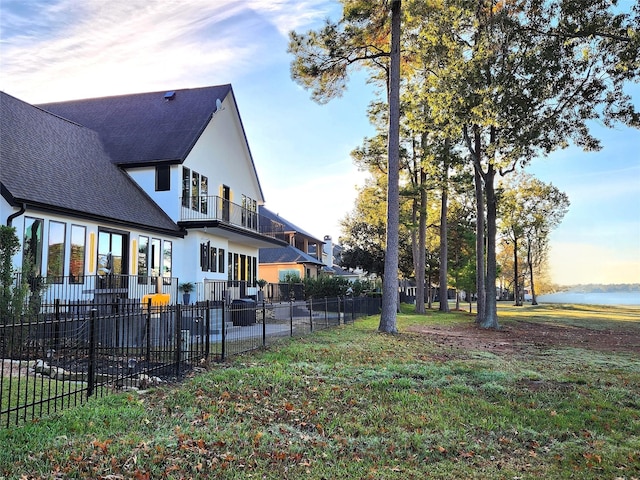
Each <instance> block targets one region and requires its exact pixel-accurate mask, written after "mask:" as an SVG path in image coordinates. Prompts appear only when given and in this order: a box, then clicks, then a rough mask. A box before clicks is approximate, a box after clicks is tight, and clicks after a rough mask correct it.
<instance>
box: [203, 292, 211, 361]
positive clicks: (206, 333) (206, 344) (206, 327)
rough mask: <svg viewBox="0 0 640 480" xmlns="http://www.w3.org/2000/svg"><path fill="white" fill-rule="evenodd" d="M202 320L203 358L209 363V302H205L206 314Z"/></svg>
mask: <svg viewBox="0 0 640 480" xmlns="http://www.w3.org/2000/svg"><path fill="white" fill-rule="evenodd" d="M204 319H205V320H204V336H205V340H204V358H205V359H206V360H207V361H209V349H210V348H211V345H210V341H211V339H210V334H209V332H210V331H211V330H210V328H211V300H207V313H206V314H205V316H204Z"/></svg>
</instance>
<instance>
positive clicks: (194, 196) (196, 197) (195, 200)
mask: <svg viewBox="0 0 640 480" xmlns="http://www.w3.org/2000/svg"><path fill="white" fill-rule="evenodd" d="M199 203H200V174H199V173H196V172H192V173H191V208H192V209H193V210H195V211H196V212H197V211H198V209H199V207H200V205H199Z"/></svg>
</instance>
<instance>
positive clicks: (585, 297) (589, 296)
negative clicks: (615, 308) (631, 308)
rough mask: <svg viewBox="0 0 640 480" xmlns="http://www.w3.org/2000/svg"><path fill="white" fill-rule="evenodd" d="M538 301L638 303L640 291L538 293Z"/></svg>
mask: <svg viewBox="0 0 640 480" xmlns="http://www.w3.org/2000/svg"><path fill="white" fill-rule="evenodd" d="M538 302H539V303H579V304H585V305H640V292H609V293H601V292H598V293H577V292H559V293H551V294H548V295H539V296H538Z"/></svg>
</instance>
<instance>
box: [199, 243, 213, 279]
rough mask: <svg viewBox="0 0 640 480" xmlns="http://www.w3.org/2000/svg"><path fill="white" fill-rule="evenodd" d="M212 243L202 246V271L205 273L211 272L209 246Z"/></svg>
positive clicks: (202, 244)
mask: <svg viewBox="0 0 640 480" xmlns="http://www.w3.org/2000/svg"><path fill="white" fill-rule="evenodd" d="M210 243H211V242H207V243H201V244H200V269H201V270H202V271H203V272H208V271H209V245H210Z"/></svg>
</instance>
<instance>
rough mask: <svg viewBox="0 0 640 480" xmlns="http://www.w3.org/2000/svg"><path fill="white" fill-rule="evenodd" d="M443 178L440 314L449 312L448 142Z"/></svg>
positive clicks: (447, 143) (446, 143) (447, 144)
mask: <svg viewBox="0 0 640 480" xmlns="http://www.w3.org/2000/svg"><path fill="white" fill-rule="evenodd" d="M445 145H446V147H445V150H446V151H445V158H444V165H443V169H444V178H443V182H442V205H441V206H440V308H439V310H440V311H441V312H448V311H449V295H448V288H447V287H448V283H449V282H448V275H447V274H448V273H449V272H448V270H449V269H448V266H447V257H448V255H449V252H448V244H447V202H448V194H449V190H448V189H449V157H448V155H449V142H448V141H447V142H445Z"/></svg>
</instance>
